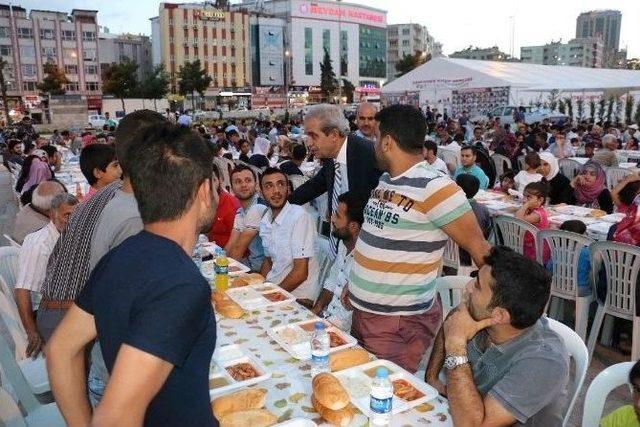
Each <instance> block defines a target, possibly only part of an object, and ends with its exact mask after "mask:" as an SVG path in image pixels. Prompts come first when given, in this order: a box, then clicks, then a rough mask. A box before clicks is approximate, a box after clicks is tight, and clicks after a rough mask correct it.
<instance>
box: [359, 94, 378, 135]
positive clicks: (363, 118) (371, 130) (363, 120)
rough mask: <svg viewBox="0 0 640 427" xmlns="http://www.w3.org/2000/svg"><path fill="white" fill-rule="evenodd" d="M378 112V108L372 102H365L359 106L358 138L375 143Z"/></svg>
mask: <svg viewBox="0 0 640 427" xmlns="http://www.w3.org/2000/svg"><path fill="white" fill-rule="evenodd" d="M377 112H378V107H376V106H375V105H373V104H372V103H370V102H363V103H361V104H360V105H358V114H357V115H356V124H357V125H358V130H357V131H356V136H359V137H360V138H365V139H368V140H369V141H371V142H375V140H376V126H377V124H376V119H375V116H376V113H377Z"/></svg>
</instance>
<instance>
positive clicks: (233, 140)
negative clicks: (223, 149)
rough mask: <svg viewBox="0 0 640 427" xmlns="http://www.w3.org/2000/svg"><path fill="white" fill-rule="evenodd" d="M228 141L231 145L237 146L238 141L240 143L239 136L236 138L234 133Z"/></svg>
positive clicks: (236, 135)
mask: <svg viewBox="0 0 640 427" xmlns="http://www.w3.org/2000/svg"><path fill="white" fill-rule="evenodd" d="M230 141H231V142H232V143H233V145H238V141H240V136H238V134H237V133H234V134H233V135H231V138H230Z"/></svg>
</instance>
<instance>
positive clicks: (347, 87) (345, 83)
mask: <svg viewBox="0 0 640 427" xmlns="http://www.w3.org/2000/svg"><path fill="white" fill-rule="evenodd" d="M342 89H343V90H344V92H343V93H344V96H346V97H347V103H348V104H351V103H353V92H355V90H356V87H355V86H354V85H353V83H351V82H350V81H349V80H347V79H345V78H343V79H342Z"/></svg>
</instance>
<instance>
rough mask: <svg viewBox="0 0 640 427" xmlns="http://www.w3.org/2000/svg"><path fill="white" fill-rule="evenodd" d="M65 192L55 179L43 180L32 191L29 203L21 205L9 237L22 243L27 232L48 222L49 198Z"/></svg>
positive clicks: (37, 228)
mask: <svg viewBox="0 0 640 427" xmlns="http://www.w3.org/2000/svg"><path fill="white" fill-rule="evenodd" d="M64 192H66V190H65V188H64V187H63V186H62V184H60V183H59V182H56V181H43V182H41V183H40V184H38V186H37V187H36V189H35V190H34V191H33V195H32V196H31V203H30V204H28V205H25V206H23V207H22V208H21V209H20V211H18V214H17V215H16V220H15V222H14V224H13V233H12V234H11V238H12V239H13V240H15V241H16V242H18V243H19V244H22V241H23V240H24V238H25V237H26V235H27V234H31V233H33V232H34V231H38V230H40V229H41V228H43V227H44V226H45V225H47V224H48V223H49V209H50V208H51V200H53V198H54V197H55V196H56V195H58V194H60V193H64Z"/></svg>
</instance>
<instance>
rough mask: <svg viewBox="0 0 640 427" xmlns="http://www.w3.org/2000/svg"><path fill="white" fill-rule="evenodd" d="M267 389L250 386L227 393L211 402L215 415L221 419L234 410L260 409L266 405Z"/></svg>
mask: <svg viewBox="0 0 640 427" xmlns="http://www.w3.org/2000/svg"><path fill="white" fill-rule="evenodd" d="M266 398H267V390H266V389H264V388H249V389H245V390H240V391H236V392H235V393H230V394H226V395H224V396H220V397H218V398H217V399H214V400H213V402H211V409H213V415H215V416H216V418H217V419H218V420H219V419H220V418H221V417H223V416H225V415H227V414H230V413H232V412H238V411H246V410H249V409H260V408H262V407H264V404H265V401H266Z"/></svg>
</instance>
